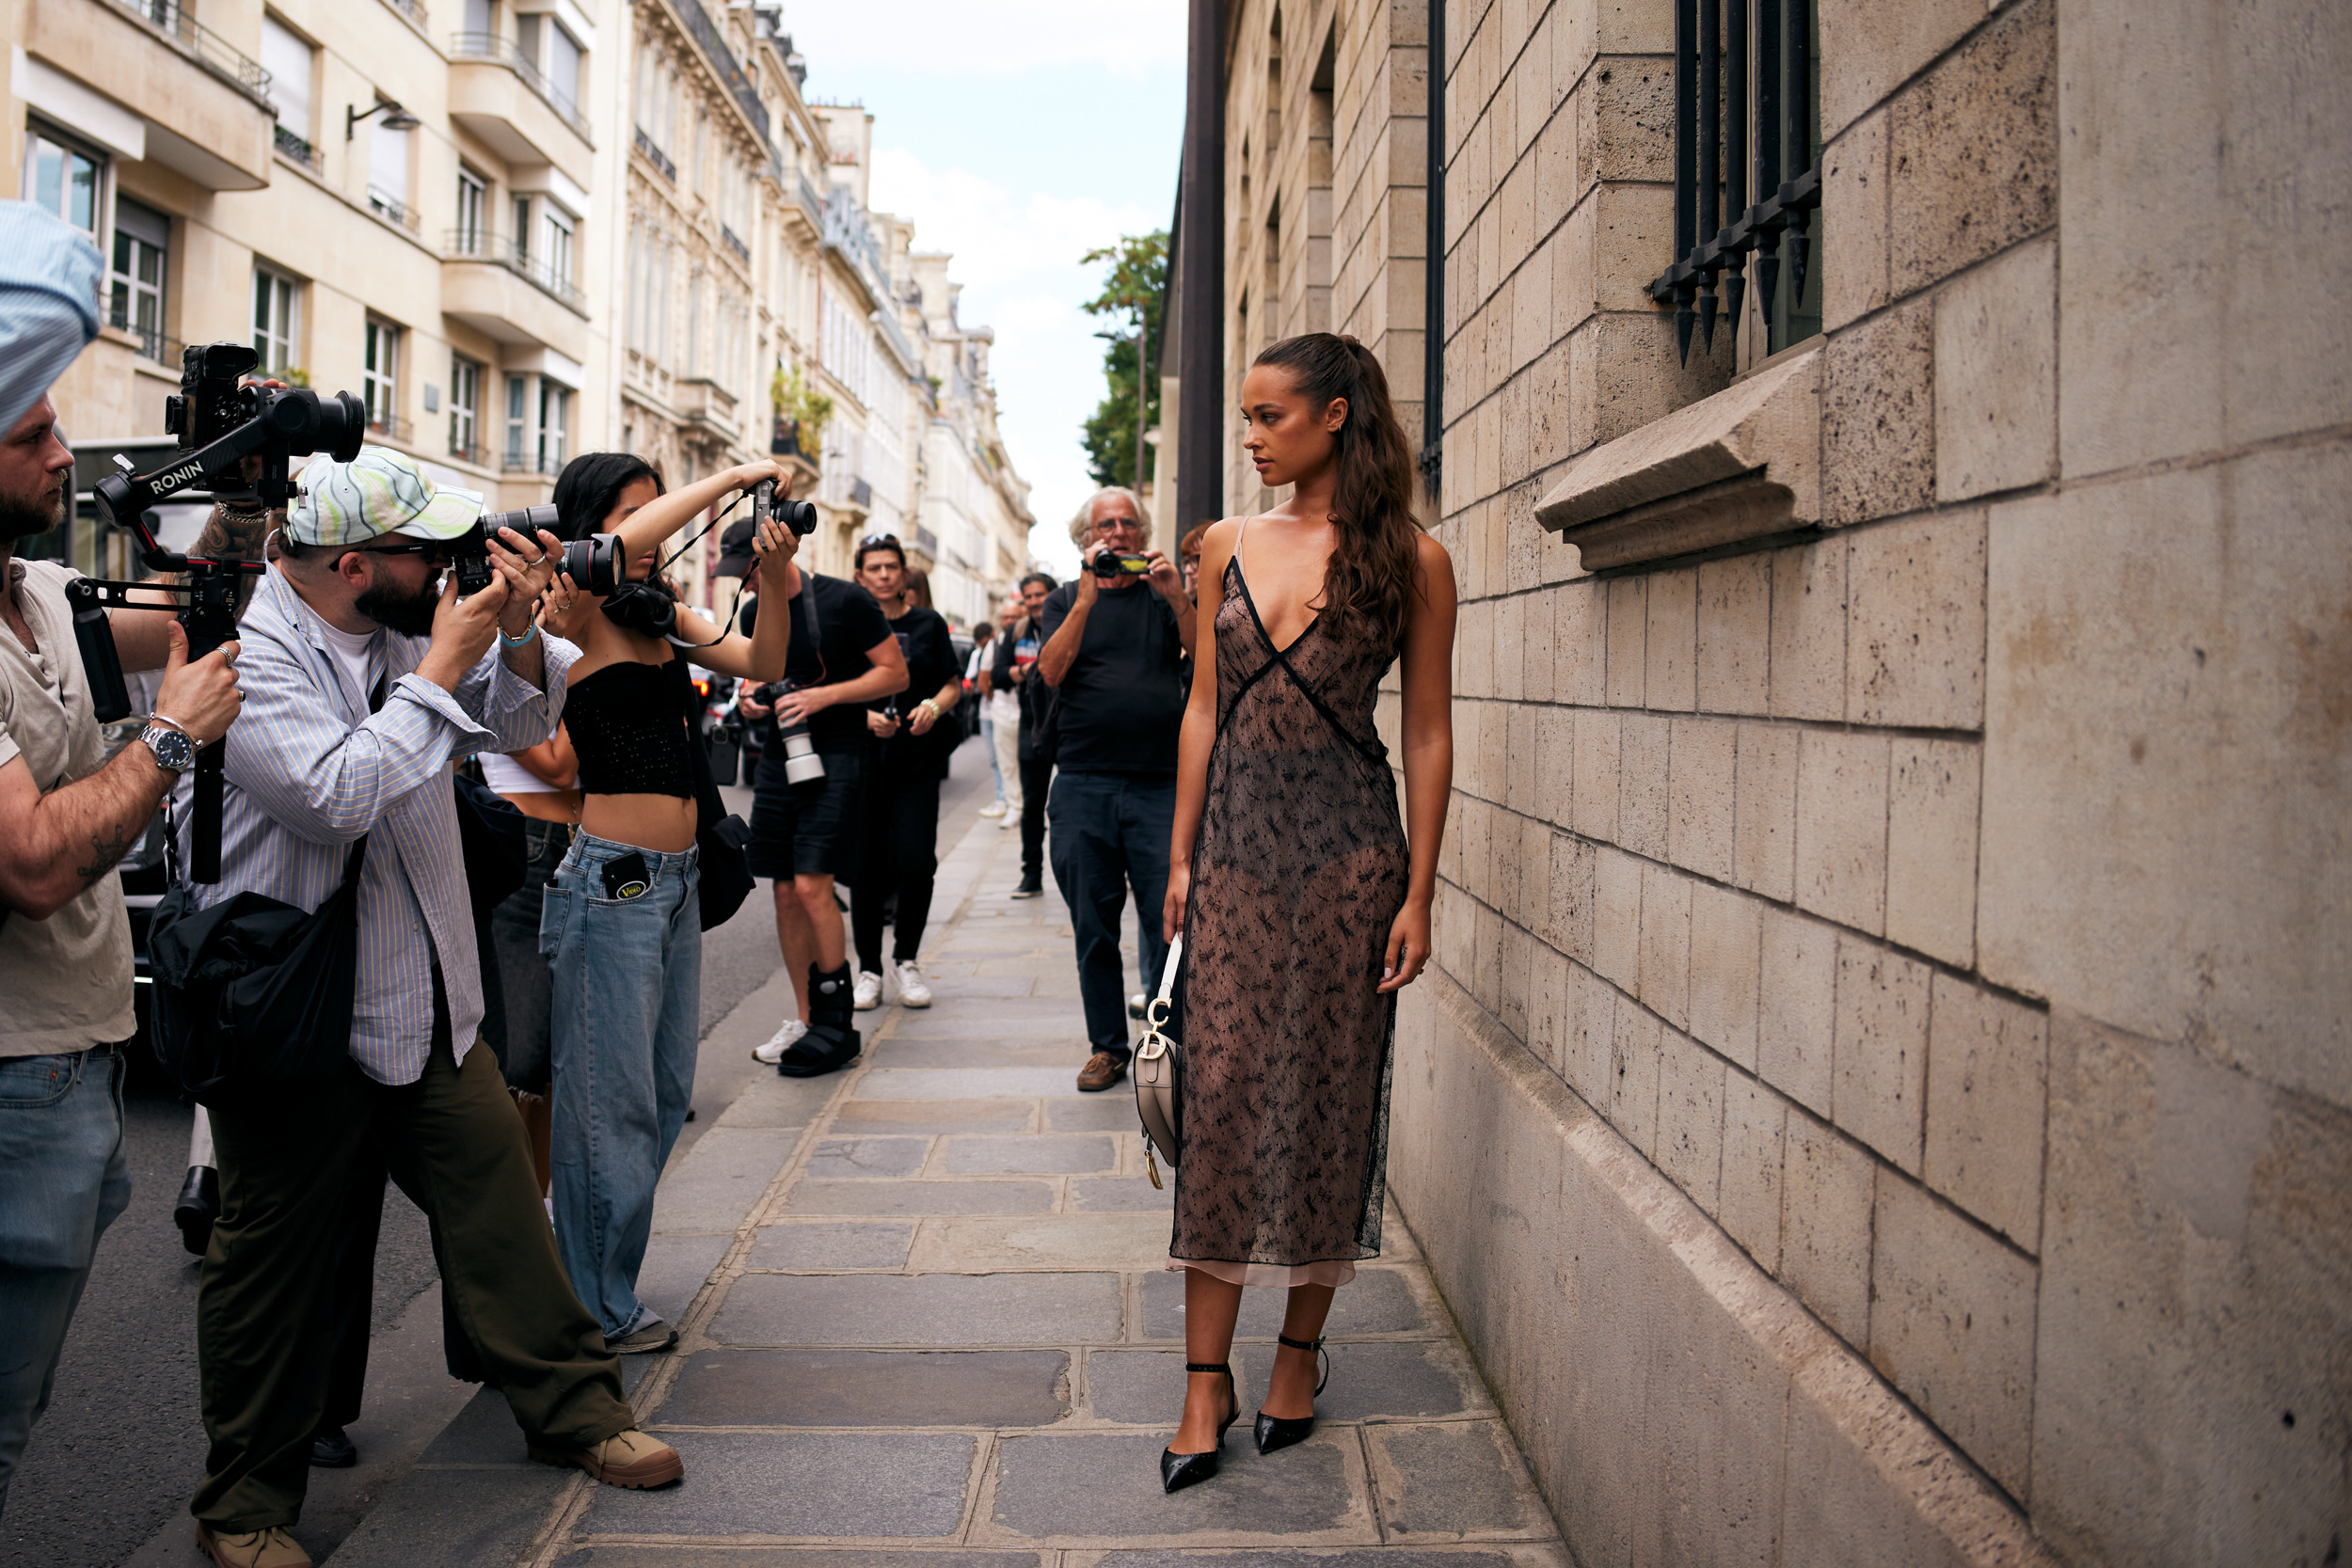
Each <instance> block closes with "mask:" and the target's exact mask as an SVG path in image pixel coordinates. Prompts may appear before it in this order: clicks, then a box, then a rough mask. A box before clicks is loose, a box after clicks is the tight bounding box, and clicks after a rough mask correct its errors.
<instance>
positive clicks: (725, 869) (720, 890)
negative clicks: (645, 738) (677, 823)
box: [670, 658, 753, 931]
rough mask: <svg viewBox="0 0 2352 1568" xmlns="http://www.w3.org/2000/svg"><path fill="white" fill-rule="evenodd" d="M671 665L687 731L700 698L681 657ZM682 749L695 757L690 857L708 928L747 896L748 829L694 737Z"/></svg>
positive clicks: (749, 878) (698, 709)
mask: <svg viewBox="0 0 2352 1568" xmlns="http://www.w3.org/2000/svg"><path fill="white" fill-rule="evenodd" d="M670 668H671V669H673V670H675V671H676V672H677V674H676V676H675V679H676V681H677V684H678V689H679V691H680V692H681V693H682V697H681V701H682V703H683V704H684V706H685V711H686V722H687V726H688V728H687V733H688V735H690V736H691V735H693V725H694V723H695V722H696V721H697V720H699V719H700V718H701V717H702V699H701V698H699V697H697V696H696V695H695V694H694V683H693V680H692V679H691V677H690V676H689V675H688V674H687V672H686V660H685V659H683V658H673V659H671V660H670ZM686 750H687V753H688V754H689V755H690V756H691V757H692V758H693V761H694V817H695V820H694V847H695V849H696V850H697V851H698V853H697V854H696V856H695V862H696V865H697V868H698V869H699V870H700V871H701V873H702V920H703V929H704V930H706V931H707V930H709V929H710V928H711V927H714V926H723V925H725V924H726V923H727V922H728V921H729V920H731V919H733V918H734V915H735V911H737V910H739V909H741V908H742V907H743V900H744V899H746V898H748V897H750V896H751V893H752V887H753V882H752V868H751V863H750V862H749V861H748V860H747V859H746V858H745V856H744V853H743V851H744V848H745V847H746V846H748V845H749V844H750V843H751V841H752V829H751V824H750V823H748V822H745V821H744V820H743V819H742V818H741V817H739V816H736V815H734V814H733V813H732V812H730V811H728V810H727V806H726V802H725V801H724V800H721V799H720V798H719V786H718V784H716V783H714V782H713V781H712V779H711V776H710V753H709V752H708V750H707V748H705V747H704V746H702V745H701V744H700V742H699V737H697V739H696V742H695V743H694V744H691V745H689V746H688V747H687V748H686Z"/></svg>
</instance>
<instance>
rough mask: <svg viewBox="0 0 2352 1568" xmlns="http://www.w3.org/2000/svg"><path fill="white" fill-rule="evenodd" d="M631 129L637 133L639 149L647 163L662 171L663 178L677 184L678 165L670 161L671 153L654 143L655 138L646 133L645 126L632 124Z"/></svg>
mask: <svg viewBox="0 0 2352 1568" xmlns="http://www.w3.org/2000/svg"><path fill="white" fill-rule="evenodd" d="M631 129H632V130H634V131H635V132H636V133H637V150H638V151H640V152H643V153H644V155H645V161H646V162H647V163H649V164H651V165H653V166H654V167H656V168H658V169H660V171H661V178H662V179H664V180H667V181H668V182H670V183H672V184H673V185H675V184H676V183H677V165H675V164H674V163H672V162H670V155H669V154H668V153H667V152H664V151H662V150H661V149H660V148H659V147H656V146H655V145H654V141H653V138H652V137H651V136H649V135H645V131H644V127H643V126H632V127H631Z"/></svg>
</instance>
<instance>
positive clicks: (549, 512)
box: [448, 502, 556, 597]
mask: <svg viewBox="0 0 2352 1568" xmlns="http://www.w3.org/2000/svg"><path fill="white" fill-rule="evenodd" d="M555 516H556V513H555V508H554V507H552V506H549V505H548V504H547V503H545V502H542V503H540V504H539V505H537V506H523V507H517V508H516V509H515V510H514V511H512V512H485V513H484V514H483V515H481V516H480V517H478V518H476V519H475V520H474V525H473V527H471V528H470V529H468V530H467V531H465V532H463V533H461V534H459V535H458V536H457V537H456V538H454V539H453V540H451V541H450V542H449V545H448V549H449V564H450V570H451V571H452V572H453V573H455V574H456V577H457V592H458V594H459V595H460V596H461V597H462V596H464V595H466V594H479V593H481V592H482V591H483V590H484V589H485V588H487V587H489V586H490V578H492V576H494V575H495V573H494V570H493V568H492V567H491V565H490V541H491V540H492V539H493V538H495V537H497V535H498V531H499V530H501V529H502V528H511V529H513V530H514V531H516V533H519V534H521V535H522V536H523V537H524V538H526V539H536V538H538V537H539V531H540V530H541V529H547V530H548V531H553V530H554V528H555Z"/></svg>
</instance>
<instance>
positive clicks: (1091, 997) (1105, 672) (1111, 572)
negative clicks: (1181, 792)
mask: <svg viewBox="0 0 2352 1568" xmlns="http://www.w3.org/2000/svg"><path fill="white" fill-rule="evenodd" d="M1070 536H1071V538H1072V539H1073V541H1075V542H1076V544H1077V546H1078V551H1079V554H1080V556H1081V557H1082V558H1083V564H1082V565H1081V567H1080V569H1079V572H1078V576H1077V579H1076V580H1075V581H1074V582H1069V583H1065V584H1063V585H1062V586H1061V587H1059V588H1057V589H1056V590H1055V591H1054V592H1053V593H1052V594H1049V595H1048V596H1047V597H1046V600H1045V604H1044V607H1043V610H1042V612H1041V617H1040V619H1041V624H1042V626H1043V629H1044V633H1045V646H1044V648H1043V649H1042V650H1041V652H1040V653H1039V655H1038V661H1037V669H1038V673H1039V674H1040V675H1041V676H1042V677H1043V679H1044V681H1045V684H1046V685H1048V686H1050V687H1052V688H1053V689H1054V697H1055V702H1054V726H1055V731H1056V742H1055V744H1056V748H1057V750H1056V752H1055V760H1056V762H1057V764H1058V765H1059V769H1060V770H1059V771H1058V772H1057V774H1056V775H1055V777H1054V784H1053V790H1052V793H1051V794H1050V796H1049V797H1048V799H1047V802H1046V826H1047V829H1048V832H1049V836H1050V838H1051V840H1052V848H1053V862H1054V880H1055V882H1056V883H1057V884H1058V885H1059V887H1060V888H1061V895H1062V899H1063V901H1064V902H1065V903H1067V904H1068V905H1069V906H1070V923H1071V925H1072V927H1073V928H1074V931H1075V935H1076V939H1077V947H1078V993H1079V995H1080V996H1081V997H1082V998H1083V999H1084V1001H1085V1003H1086V1015H1087V1039H1088V1041H1089V1043H1090V1044H1091V1045H1092V1046H1093V1048H1094V1053H1093V1054H1092V1055H1091V1056H1089V1058H1088V1060H1087V1064H1086V1067H1085V1068H1084V1069H1082V1070H1081V1071H1080V1072H1079V1074H1078V1087H1079V1088H1080V1089H1081V1090H1083V1091H1085V1092H1087V1093H1089V1094H1090V1093H1094V1092H1096V1091H1098V1090H1102V1089H1107V1088H1109V1087H1110V1086H1111V1085H1114V1084H1116V1083H1118V1082H1119V1081H1120V1079H1121V1078H1124V1077H1125V1076H1126V1075H1127V1059H1128V1056H1129V1055H1130V1054H1131V1052H1130V1049H1129V1046H1128V1043H1127V1001H1126V996H1125V994H1124V993H1123V992H1122V990H1121V989H1120V959H1119V922H1120V911H1121V909H1122V908H1123V907H1124V906H1125V904H1126V902H1127V894H1128V889H1129V888H1130V887H1132V888H1133V889H1134V891H1135V899H1136V925H1137V926H1138V927H1140V930H1139V931H1138V933H1137V940H1136V946H1137V948H1138V950H1139V954H1138V956H1139V957H1140V958H1141V960H1142V979H1143V984H1142V986H1141V988H1140V989H1141V990H1145V991H1150V990H1154V989H1156V988H1157V987H1158V985H1159V978H1160V966H1161V962H1162V960H1163V959H1164V958H1166V956H1167V952H1168V944H1167V942H1164V941H1163V940H1162V939H1161V935H1160V922H1159V915H1158V911H1159V908H1160V905H1161V903H1162V902H1163V901H1164V900H1165V899H1166V897H1167V896H1168V832H1169V831H1170V829H1171V828H1172V826H1173V825H1174V823H1175V819H1176V737H1177V735H1178V732H1179V731H1181V730H1182V728H1183V727H1184V687H1183V684H1182V670H1183V665H1184V657H1185V656H1186V655H1188V654H1190V653H1191V652H1192V638H1193V621H1194V616H1193V613H1192V601H1191V600H1189V599H1187V598H1185V597H1184V578H1182V577H1180V576H1178V574H1177V571H1176V567H1175V565H1174V563H1173V562H1170V561H1169V560H1168V557H1166V556H1164V555H1162V554H1161V553H1160V552H1159V551H1157V550H1155V549H1152V547H1151V539H1152V524H1151V520H1150V519H1149V518H1147V517H1146V516H1145V515H1144V513H1143V505H1142V503H1141V502H1140V501H1138V500H1137V499H1136V497H1135V494H1134V493H1133V492H1132V491H1128V490H1120V489H1109V490H1098V491H1096V492H1095V493H1094V495H1093V496H1092V498H1090V499H1089V500H1088V501H1087V503H1086V505H1084V506H1083V507H1081V508H1079V510H1078V515H1077V516H1076V517H1074V518H1073V519H1072V521H1071V525H1070Z"/></svg>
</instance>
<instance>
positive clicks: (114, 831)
mask: <svg viewBox="0 0 2352 1568" xmlns="http://www.w3.org/2000/svg"><path fill="white" fill-rule="evenodd" d="M138 840H139V835H138V834H136V833H134V832H130V831H129V830H128V829H124V828H109V829H106V830H104V831H103V832H94V833H92V834H90V835H89V853H90V858H89V863H88V864H87V865H77V866H75V867H74V868H73V874H74V875H75V876H77V877H79V878H81V879H82V885H83V886H84V887H88V886H90V885H91V884H92V883H94V882H96V881H97V880H98V879H99V878H101V877H103V876H104V875H105V874H106V873H107V872H109V871H112V870H113V869H114V868H115V863H116V862H118V861H119V860H121V859H122V857H123V856H125V855H127V854H129V853H130V852H131V846H132V845H134V844H136V843H137V842H138Z"/></svg>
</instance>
